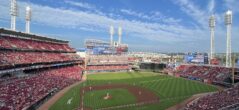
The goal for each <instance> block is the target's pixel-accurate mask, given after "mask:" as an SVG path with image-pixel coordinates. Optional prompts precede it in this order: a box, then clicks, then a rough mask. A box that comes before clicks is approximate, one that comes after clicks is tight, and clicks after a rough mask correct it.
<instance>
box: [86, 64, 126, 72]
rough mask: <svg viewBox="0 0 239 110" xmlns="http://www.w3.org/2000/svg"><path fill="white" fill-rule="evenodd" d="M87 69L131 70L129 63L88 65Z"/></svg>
mask: <svg viewBox="0 0 239 110" xmlns="http://www.w3.org/2000/svg"><path fill="white" fill-rule="evenodd" d="M87 70H89V71H90V70H95V71H107V70H129V66H128V65H98V66H93V65H91V66H90V65H88V66H87Z"/></svg>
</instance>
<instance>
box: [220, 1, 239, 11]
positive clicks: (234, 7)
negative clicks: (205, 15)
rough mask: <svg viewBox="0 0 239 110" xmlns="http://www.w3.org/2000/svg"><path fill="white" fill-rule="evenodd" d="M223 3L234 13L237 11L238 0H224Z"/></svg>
mask: <svg viewBox="0 0 239 110" xmlns="http://www.w3.org/2000/svg"><path fill="white" fill-rule="evenodd" d="M224 3H225V6H226V8H227V9H230V10H232V11H233V12H234V13H239V10H238V6H239V0H224Z"/></svg>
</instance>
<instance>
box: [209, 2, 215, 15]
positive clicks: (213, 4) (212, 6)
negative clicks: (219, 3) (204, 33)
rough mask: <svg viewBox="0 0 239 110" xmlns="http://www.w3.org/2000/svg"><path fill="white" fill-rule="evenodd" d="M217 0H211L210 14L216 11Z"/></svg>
mask: <svg viewBox="0 0 239 110" xmlns="http://www.w3.org/2000/svg"><path fill="white" fill-rule="evenodd" d="M214 7H215V0H210V2H209V4H208V11H209V13H210V14H212V13H214Z"/></svg>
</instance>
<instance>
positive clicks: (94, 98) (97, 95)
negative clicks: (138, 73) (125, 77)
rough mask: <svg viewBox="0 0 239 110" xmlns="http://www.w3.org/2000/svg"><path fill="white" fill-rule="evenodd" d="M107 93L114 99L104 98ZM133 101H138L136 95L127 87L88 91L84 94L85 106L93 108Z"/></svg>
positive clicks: (131, 102)
mask: <svg viewBox="0 0 239 110" xmlns="http://www.w3.org/2000/svg"><path fill="white" fill-rule="evenodd" d="M107 93H109V94H110V95H111V96H112V99H109V100H104V99H103V97H104V96H106V94H107ZM133 103H136V97H135V96H134V95H133V94H131V93H130V92H129V91H128V90H127V89H108V90H97V91H91V92H86V93H85V95H84V106H86V107H90V108H93V109H97V108H104V107H110V106H118V105H125V104H133Z"/></svg>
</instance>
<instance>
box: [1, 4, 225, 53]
mask: <svg viewBox="0 0 239 110" xmlns="http://www.w3.org/2000/svg"><path fill="white" fill-rule="evenodd" d="M0 2H1V3H3V4H5V5H6V6H0V10H9V7H8V6H9V4H8V2H9V1H6V0H0ZM18 3H19V6H20V16H19V17H20V19H21V20H22V21H24V17H25V16H24V6H25V5H26V3H25V2H18ZM77 3H78V2H77ZM178 3H179V6H180V7H181V8H180V9H181V10H183V11H184V12H185V13H186V14H187V15H189V16H190V17H192V18H193V19H194V20H195V21H196V23H197V25H195V26H194V27H192V28H190V27H187V26H184V25H182V24H180V22H181V20H180V19H175V18H173V17H167V16H165V15H163V14H162V13H161V12H159V11H156V12H151V13H148V14H144V13H138V12H136V11H133V10H126V9H125V10H123V9H122V10H121V11H123V12H125V13H128V14H130V15H133V16H138V17H142V18H144V19H147V18H150V19H154V20H156V21H161V22H163V23H158V22H147V21H139V20H129V19H125V18H113V17H112V16H115V15H111V17H109V16H106V14H104V13H103V12H102V13H103V14H99V13H94V12H88V11H81V10H74V9H64V8H52V7H49V6H41V5H37V4H31V6H32V9H33V18H32V22H33V23H37V24H41V25H48V26H51V27H64V28H72V29H80V30H84V31H89V32H96V33H97V32H101V33H102V32H104V33H106V34H107V33H108V28H109V26H110V25H111V24H113V25H114V26H115V27H117V26H118V25H122V27H123V36H125V37H140V38H143V39H148V40H152V41H158V42H164V44H171V45H170V46H171V47H173V46H175V45H177V47H175V48H180V47H179V46H182V47H181V49H180V50H187V49H188V50H190V49H191V47H190V46H191V45H194V46H198V45H201V44H202V43H204V42H205V41H208V40H209V38H208V37H209V34H208V22H207V21H208V17H209V16H208V12H207V10H202V9H200V8H199V7H198V6H196V5H195V4H194V3H192V2H189V1H187V0H179V2H178ZM88 5H89V6H88ZM88 5H86V6H85V8H88V9H92V8H94V7H91V6H93V5H90V4H88ZM82 7H83V6H82ZM216 16H219V14H216ZM220 16H221V15H220ZM9 18H10V17H9V12H8V11H1V13H0V19H9ZM220 19H221V18H220ZM198 24H199V25H198ZM202 27H203V28H202ZM218 30H220V31H221V30H222V32H220V36H222V37H224V35H221V34H224V33H223V32H224V31H223V28H220V29H218ZM208 43H209V41H208ZM206 45H207V43H206ZM207 47H209V45H208V46H205V45H204V46H202V47H198V48H203V49H204V50H206V49H207ZM165 48H166V46H165ZM195 48H196V47H195ZM205 48H206V49H205Z"/></svg>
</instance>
